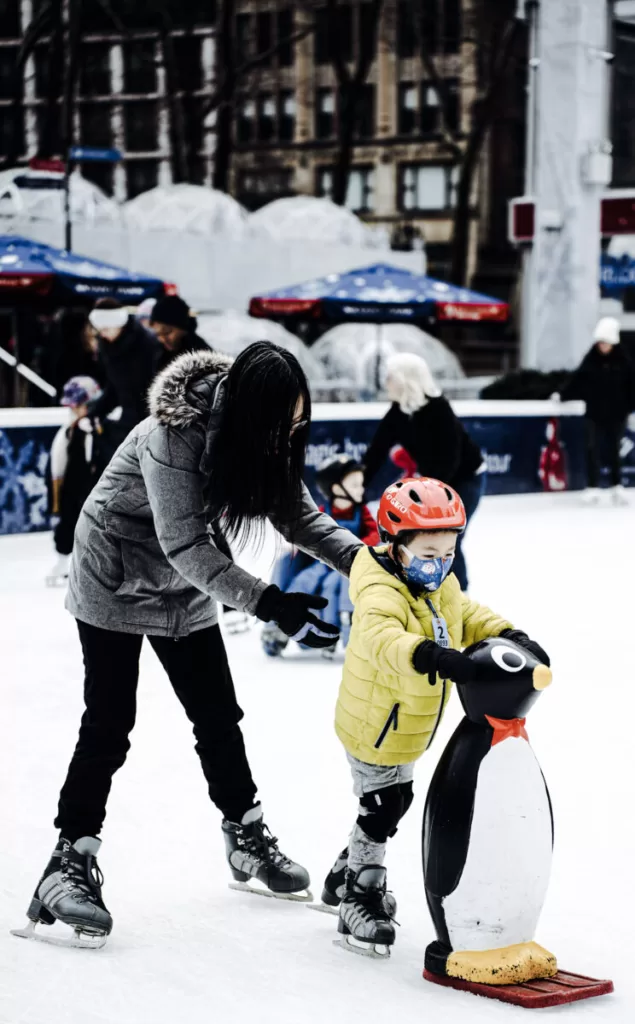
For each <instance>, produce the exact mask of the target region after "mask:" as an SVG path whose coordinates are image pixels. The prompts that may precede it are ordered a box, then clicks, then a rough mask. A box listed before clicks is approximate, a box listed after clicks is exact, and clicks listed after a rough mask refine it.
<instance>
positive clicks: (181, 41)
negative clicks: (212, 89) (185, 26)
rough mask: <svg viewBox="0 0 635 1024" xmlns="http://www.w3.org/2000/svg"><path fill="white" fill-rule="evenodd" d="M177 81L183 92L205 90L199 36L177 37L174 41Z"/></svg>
mask: <svg viewBox="0 0 635 1024" xmlns="http://www.w3.org/2000/svg"><path fill="white" fill-rule="evenodd" d="M174 57H175V60H176V79H177V82H178V88H179V90H181V91H182V92H196V91H197V90H198V89H202V88H203V64H202V62H201V40H200V38H199V37H198V36H191V35H187V36H177V37H176V38H175V40H174Z"/></svg>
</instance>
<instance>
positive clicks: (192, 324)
mask: <svg viewBox="0 0 635 1024" xmlns="http://www.w3.org/2000/svg"><path fill="white" fill-rule="evenodd" d="M150 319H151V320H152V321H153V322H154V323H155V324H167V326H168V327H178V328H180V329H181V330H182V331H195V330H196V317H194V316H190V309H189V306H188V304H187V302H184V301H183V299H182V298H181V297H180V296H179V295H164V296H163V298H161V299H157V301H156V302H155V304H154V308H153V310H152V313H151V315H150Z"/></svg>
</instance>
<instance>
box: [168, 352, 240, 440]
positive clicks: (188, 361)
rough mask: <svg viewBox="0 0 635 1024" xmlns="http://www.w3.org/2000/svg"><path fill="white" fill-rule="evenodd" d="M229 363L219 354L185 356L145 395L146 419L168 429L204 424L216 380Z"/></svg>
mask: <svg viewBox="0 0 635 1024" xmlns="http://www.w3.org/2000/svg"><path fill="white" fill-rule="evenodd" d="M232 362H233V359H231V358H230V357H229V356H226V355H223V354H222V353H221V352H212V350H211V349H210V350H209V352H185V353H184V354H183V355H182V356H178V357H177V358H176V359H175V360H174V362H172V363H170V365H169V366H167V367H166V368H165V370H163V371H162V372H161V373H159V374H158V375H157V377H156V378H155V380H154V381H153V383H152V385H151V387H150V390H149V392H148V406H149V409H150V415H151V416H154V417H155V419H157V420H158V421H159V423H162V424H164V425H165V426H168V427H191V426H192V425H193V424H194V423H196V422H198V421H203V422H206V421H207V419H208V418H209V414H210V412H211V409H212V406H213V403H214V397H215V393H216V390H217V387H216V386H217V384H218V379H219V377H220V376H222V375H223V374H226V373H227V371H228V370H229V368H230V366H231V365H232Z"/></svg>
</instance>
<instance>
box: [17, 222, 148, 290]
mask: <svg viewBox="0 0 635 1024" xmlns="http://www.w3.org/2000/svg"><path fill="white" fill-rule="evenodd" d="M164 290H165V287H164V284H163V281H161V280H160V279H159V278H156V277H149V276H148V275H147V274H135V273H132V272H131V271H129V270H125V269H124V268H123V267H115V266H112V265H111V264H110V263H102V261H101V260H94V259H90V258H88V257H87V256H78V255H77V254H76V253H71V252H65V251H64V250H63V249H56V248H54V247H53V246H51V245H44V244H42V243H41V242H33V241H31V240H30V239H28V238H21V237H20V236H17V235H0V302H2V301H5V302H11V301H13V300H14V299H16V298H18V297H20V296H22V297H24V298H30V297H33V298H36V297H40V298H53V299H55V300H56V301H59V302H60V303H64V302H68V301H71V300H75V301H82V300H88V301H92V300H95V299H100V298H112V299H118V300H119V301H120V302H122V303H129V304H131V305H137V304H138V303H139V302H142V301H143V299H148V298H154V297H156V296H159V295H162V294H163V292H164Z"/></svg>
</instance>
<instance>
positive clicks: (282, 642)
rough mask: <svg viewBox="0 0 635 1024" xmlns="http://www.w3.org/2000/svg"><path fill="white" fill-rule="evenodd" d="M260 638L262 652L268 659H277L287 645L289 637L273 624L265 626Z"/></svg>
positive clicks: (269, 623)
mask: <svg viewBox="0 0 635 1024" xmlns="http://www.w3.org/2000/svg"><path fill="white" fill-rule="evenodd" d="M261 638H262V646H263V650H264V652H265V654H268V655H269V657H270V658H279V657H280V655H281V654H282V652H283V651H284V650H285V648H286V646H287V644H288V643H289V637H288V636H287V634H286V633H283V632H282V630H281V629H280V627H279V626H276V624H275V622H268V623H267V624H266V626H265V627H264V629H263V631H262V634H261Z"/></svg>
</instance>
